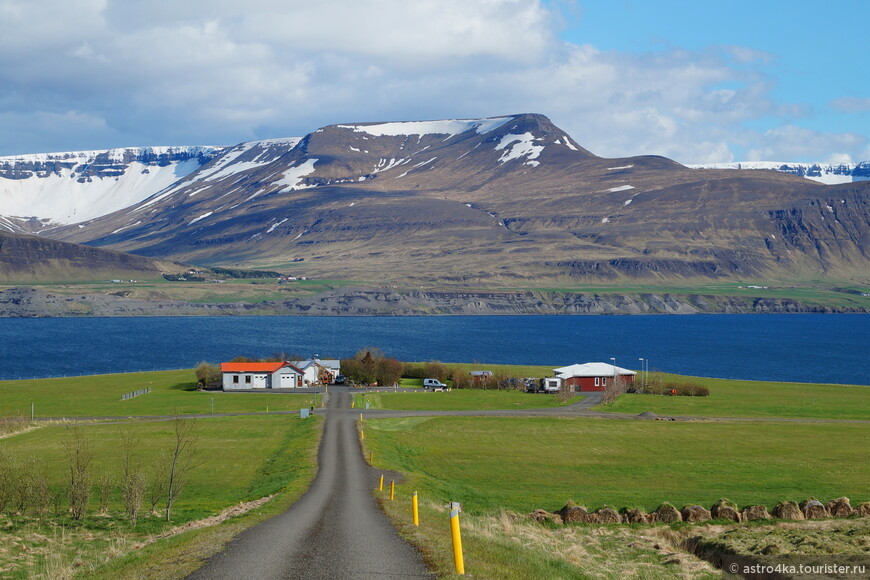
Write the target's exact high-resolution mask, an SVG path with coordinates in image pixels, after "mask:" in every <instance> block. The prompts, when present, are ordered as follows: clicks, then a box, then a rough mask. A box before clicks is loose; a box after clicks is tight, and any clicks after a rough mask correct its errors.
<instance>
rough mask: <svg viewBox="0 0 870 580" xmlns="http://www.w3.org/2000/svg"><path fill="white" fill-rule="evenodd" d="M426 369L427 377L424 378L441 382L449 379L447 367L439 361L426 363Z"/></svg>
mask: <svg viewBox="0 0 870 580" xmlns="http://www.w3.org/2000/svg"><path fill="white" fill-rule="evenodd" d="M425 369H426V376H425V377H424V378H427V379H438V380H439V381H443V380H445V379H447V367H446V366H444V363H442V362H439V361H437V360H433V361H429V362H427V363H426V365H425Z"/></svg>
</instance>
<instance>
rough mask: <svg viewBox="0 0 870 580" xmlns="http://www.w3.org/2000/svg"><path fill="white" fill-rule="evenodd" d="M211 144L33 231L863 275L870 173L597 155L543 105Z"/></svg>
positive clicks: (214, 246) (186, 258)
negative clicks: (500, 113)
mask: <svg viewBox="0 0 870 580" xmlns="http://www.w3.org/2000/svg"><path fill="white" fill-rule="evenodd" d="M215 154H216V155H215V157H214V158H212V159H210V160H208V161H206V162H205V163H204V164H203V165H202V166H201V167H199V168H198V169H195V170H194V171H192V172H190V173H188V174H186V175H184V176H183V177H181V178H180V179H178V180H177V181H175V182H174V183H172V184H170V185H168V186H166V187H164V188H163V189H160V190H159V191H157V192H155V193H153V195H150V197H147V199H141V200H140V201H137V202H134V203H133V204H131V205H128V206H126V207H124V208H123V209H118V210H117V211H114V212H112V213H106V214H104V215H100V216H98V217H94V218H93V219H88V220H85V221H82V222H81V223H76V224H69V225H59V226H52V227H46V228H45V229H43V230H41V232H40V234H41V235H42V236H46V237H52V238H57V239H62V240H67V241H73V242H77V243H84V244H88V245H93V246H100V247H107V248H112V249H115V250H121V251H125V252H133V253H136V254H140V255H144V256H152V257H161V258H172V259H174V260H179V261H183V262H187V263H195V264H200V265H205V266H208V265H227V264H232V265H240V266H246V267H255V268H268V269H278V270H284V271H288V272H290V271H292V272H302V273H304V274H305V275H307V276H309V277H312V276H314V277H319V278H331V279H343V280H362V281H377V282H379V283H392V284H398V285H403V286H414V285H417V284H420V285H426V284H445V283H446V284H466V285H471V286H491V287H492V286H495V287H498V286H502V287H518V286H523V287H534V286H536V285H539V284H546V285H553V284H562V283H565V284H569V285H574V284H578V283H583V282H588V281H601V280H605V281H606V280H611V281H618V280H627V279H631V280H648V281H673V280H691V279H704V280H710V279H732V280H733V279H762V278H763V279H774V278H779V279H797V278H807V277H812V278H818V277H820V276H828V277H836V278H842V279H856V278H858V279H862V280H867V279H868V278H870V274H868V272H870V268H868V265H870V262H868V256H870V182H854V183H846V184H839V185H830V186H825V185H821V184H818V183H815V182H813V181H810V180H807V179H803V178H800V177H797V176H795V175H791V174H788V173H783V172H779V171H769V172H761V171H747V170H725V169H691V168H687V167H685V166H682V165H680V164H678V163H676V162H674V161H671V160H669V159H666V158H663V157H656V156H638V157H630V158H621V159H604V158H601V157H597V156H595V155H593V154H592V153H590V152H589V151H587V150H585V149H583V148H582V147H581V146H580V145H579V144H578V143H577V142H576V141H574V140H573V139H572V138H571V137H569V136H568V135H567V134H566V133H565V132H564V131H562V130H561V129H559V128H558V127H557V126H555V125H554V124H553V123H552V122H550V120H549V119H547V118H546V117H544V116H542V115H535V114H521V115H509V116H504V117H494V118H486V119H470V120H469V119H466V120H444V121H426V122H388V123H353V124H339V125H330V126H327V127H323V128H321V129H318V130H316V131H314V132H312V133H309V134H308V135H306V136H305V137H303V138H301V139H285V140H281V139H279V140H269V141H257V142H250V143H243V144H240V145H237V146H235V147H231V148H225V149H221V150H215ZM0 213H4V214H7V213H9V212H8V211H6V210H0ZM34 213H35V212H34Z"/></svg>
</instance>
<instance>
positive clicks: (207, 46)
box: [0, 0, 870, 163]
mask: <svg viewBox="0 0 870 580" xmlns="http://www.w3.org/2000/svg"><path fill="white" fill-rule="evenodd" d="M868 22H870V2H866V1H857V0H840V1H837V0H834V1H831V2H828V3H825V4H820V3H818V2H807V1H804V0H793V1H790V2H783V1H756V2H746V1H744V0H732V1H729V2H701V1H697V2H692V1H677V0H658V1H655V2H652V1H649V2H641V1H637V0H611V1H600V0H596V1H584V0H577V1H570V0H415V1H414V2H407V1H405V0H329V1H324V2H310V1H309V0H305V1H303V0H246V2H243V3H240V2H238V1H237V0H186V1H185V2H184V3H177V2H175V0H151V1H149V2H147V3H145V2H125V1H121V0H75V1H74V2H70V1H69V0H39V1H37V2H34V1H32V0H0V155H15V154H23V153H36V152H49V151H70V150H81V149H105V148H111V147H123V146H144V145H225V144H234V143H238V142H241V141H246V140H253V139H263V138H270V137H290V136H301V135H304V134H306V133H308V132H311V131H313V130H315V129H317V128H318V127H320V126H322V125H326V124H331V123H345V122H361V121H386V120H417V119H438V118H470V117H481V116H496V115H503V114H509V113H519V112H536V113H543V114H545V115H547V116H549V117H550V118H551V119H552V120H553V122H555V123H556V124H557V125H559V126H560V127H562V128H563V129H565V130H566V131H567V132H568V133H570V134H571V136H572V137H574V138H575V139H576V140H577V141H578V142H579V143H581V144H582V145H583V146H584V147H586V148H587V149H589V150H590V151H592V152H593V153H596V154H598V155H602V156H605V157H620V156H629V155H639V154H658V155H665V156H668V157H671V158H673V159H676V160H677V161H680V162H683V163H697V162H717V161H718V162H727V161H741V160H771V161H853V162H857V161H863V160H870V81H868V77H867V75H866V73H865V71H864V70H862V64H863V61H864V59H865V57H866V55H867V54H868V53H870V50H868V48H870V42H868V40H867V34H866V30H865V29H866V26H867V23H868Z"/></svg>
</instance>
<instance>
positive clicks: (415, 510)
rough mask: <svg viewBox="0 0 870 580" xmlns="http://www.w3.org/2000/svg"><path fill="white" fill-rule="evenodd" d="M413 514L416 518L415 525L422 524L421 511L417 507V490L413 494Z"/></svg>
mask: <svg viewBox="0 0 870 580" xmlns="http://www.w3.org/2000/svg"><path fill="white" fill-rule="evenodd" d="M411 515H412V516H413V518H414V525H415V526H418V527H419V526H420V512H419V510H418V509H417V492H416V491H415V492H414V495H412V496H411Z"/></svg>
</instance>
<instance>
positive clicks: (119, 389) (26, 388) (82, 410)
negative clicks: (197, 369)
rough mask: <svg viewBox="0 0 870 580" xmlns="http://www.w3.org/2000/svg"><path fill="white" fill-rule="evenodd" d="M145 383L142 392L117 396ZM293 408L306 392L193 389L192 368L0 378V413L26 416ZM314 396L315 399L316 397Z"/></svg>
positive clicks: (307, 398)
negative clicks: (128, 395) (133, 395)
mask: <svg viewBox="0 0 870 580" xmlns="http://www.w3.org/2000/svg"><path fill="white" fill-rule="evenodd" d="M146 387H150V388H151V392H150V393H148V394H146V395H140V396H138V397H135V398H132V399H128V400H126V401H122V400H121V395H123V394H124V393H129V392H132V391H136V390H139V389H144V388H146ZM212 399H213V400H214V412H215V413H249V412H263V411H266V410H267V408H268V410H269V411H293V410H297V409H300V408H302V407H306V406H310V405H311V403H312V402H313V401H312V395H310V394H286V393H224V392H222V391H202V392H200V391H197V390H196V378H195V376H194V373H193V370H181V371H155V372H142V373H127V374H112V375H94V376H87V377H70V378H58V379H31V380H17V381H0V413H5V414H18V413H20V414H21V415H24V416H26V417H30V410H31V403H33V406H34V414H35V416H36V417H129V416H138V415H171V414H174V413H184V414H194V413H196V414H209V413H211V411H212ZM318 400H320V397H319V396H318Z"/></svg>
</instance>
